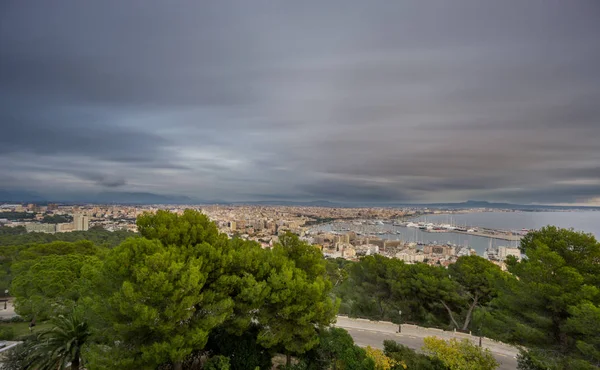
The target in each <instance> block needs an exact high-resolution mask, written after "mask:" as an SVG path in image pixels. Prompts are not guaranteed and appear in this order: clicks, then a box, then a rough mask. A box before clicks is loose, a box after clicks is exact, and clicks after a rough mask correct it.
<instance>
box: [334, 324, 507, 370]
mask: <svg viewBox="0 0 600 370" xmlns="http://www.w3.org/2000/svg"><path fill="white" fill-rule="evenodd" d="M335 326H337V327H340V328H344V329H346V330H347V331H348V333H349V334H350V335H351V336H352V338H354V342H355V343H356V344H357V345H359V346H361V347H366V346H371V347H374V348H383V341H384V340H386V339H392V340H395V341H396V342H398V343H400V344H403V345H405V346H407V347H410V348H412V349H416V350H419V349H421V347H422V346H423V338H425V337H430V336H436V337H439V338H442V339H446V340H447V339H451V338H458V339H462V338H465V339H469V340H471V341H473V342H474V343H476V344H478V343H479V338H478V337H471V336H469V335H468V334H461V333H454V332H445V331H442V330H439V329H427V328H422V327H418V326H415V325H402V333H400V334H399V333H397V330H398V326H397V325H395V324H391V323H385V322H377V321H369V320H363V319H349V318H347V317H344V316H338V318H337V323H336V324H335ZM482 345H483V347H485V348H489V350H490V351H491V352H492V354H493V355H494V357H495V358H496V360H498V362H499V363H500V367H499V368H498V369H500V370H515V369H516V368H517V360H516V358H515V357H516V355H517V353H518V350H517V349H516V348H514V347H512V346H509V345H507V344H504V343H499V342H495V341H491V340H489V339H484V340H483V343H482Z"/></svg>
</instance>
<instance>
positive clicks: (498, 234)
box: [448, 229, 523, 241]
mask: <svg viewBox="0 0 600 370" xmlns="http://www.w3.org/2000/svg"><path fill="white" fill-rule="evenodd" d="M448 232H452V233H457V234H465V235H475V236H481V237H484V238H490V239H500V240H508V241H520V240H521V238H522V237H523V235H515V234H507V233H505V232H502V231H498V230H493V229H485V230H483V231H472V232H467V231H458V230H448Z"/></svg>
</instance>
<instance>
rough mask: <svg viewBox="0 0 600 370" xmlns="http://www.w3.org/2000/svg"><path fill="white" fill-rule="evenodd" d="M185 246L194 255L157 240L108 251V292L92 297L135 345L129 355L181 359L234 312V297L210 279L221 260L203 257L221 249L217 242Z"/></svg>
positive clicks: (144, 359) (154, 360) (104, 275)
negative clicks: (198, 246)
mask: <svg viewBox="0 0 600 370" xmlns="http://www.w3.org/2000/svg"><path fill="white" fill-rule="evenodd" d="M182 249H183V248H182ZM186 250H187V251H189V252H190V253H189V255H188V254H187V253H184V251H182V250H181V249H180V248H177V247H175V246H171V247H166V246H164V245H163V244H162V243H161V242H160V241H158V240H147V239H131V240H129V241H127V242H125V243H123V244H122V245H121V246H119V247H117V248H115V249H113V250H112V251H111V253H110V254H109V255H108V256H107V259H106V262H105V263H104V266H103V268H102V270H101V272H100V275H99V276H100V277H101V279H100V281H99V283H100V284H102V285H103V286H102V287H99V290H100V291H101V290H103V289H106V294H105V295H104V298H102V297H101V296H98V297H97V298H96V299H94V300H93V301H94V302H96V303H97V304H96V305H95V308H96V313H97V314H98V315H99V316H100V317H103V318H104V319H105V320H106V323H107V324H108V325H111V326H112V328H111V329H112V330H109V332H111V331H112V333H113V335H114V337H116V338H118V339H119V340H122V341H123V342H125V343H127V344H128V346H129V347H130V353H129V354H127V357H128V359H129V358H131V357H134V358H138V357H139V361H140V363H143V364H147V365H155V366H156V365H158V364H161V363H163V362H165V361H172V362H174V363H176V362H181V361H182V360H183V359H184V358H185V356H187V355H188V354H189V353H191V352H192V351H193V350H194V349H201V348H203V347H204V345H205V344H206V340H207V338H208V333H209V332H210V330H211V329H213V328H214V327H216V326H217V325H219V324H221V323H222V322H223V321H224V320H225V318H226V317H227V316H228V315H229V314H230V313H231V310H232V306H233V302H232V300H231V298H229V297H228V296H226V295H224V294H223V293H222V292H220V291H218V290H217V289H215V284H214V283H213V282H211V281H209V280H208V279H209V275H210V273H211V272H212V271H213V270H215V269H219V268H221V266H220V263H219V262H221V261H220V260H219V259H218V258H213V259H212V260H211V259H209V258H205V257H203V256H202V254H208V255H210V254H211V253H212V254H214V253H217V254H218V252H217V251H215V250H213V247H212V246H204V248H197V249H192V248H186ZM194 254H196V255H195V256H194ZM122 366H124V365H122Z"/></svg>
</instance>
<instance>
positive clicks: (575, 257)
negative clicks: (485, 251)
mask: <svg viewBox="0 0 600 370" xmlns="http://www.w3.org/2000/svg"><path fill="white" fill-rule="evenodd" d="M521 247H522V249H523V250H524V251H525V253H526V256H527V258H525V259H524V260H523V261H521V262H517V261H515V260H512V261H510V263H509V264H508V267H509V271H510V272H511V273H512V274H514V276H515V277H516V278H515V279H510V280H507V281H506V282H505V283H502V286H501V289H500V294H499V296H498V298H496V299H494V300H493V301H492V303H491V305H492V310H490V311H489V312H487V313H486V314H485V315H482V316H483V317H482V321H483V322H484V323H485V326H489V327H492V328H496V330H497V331H496V332H495V333H491V334H492V336H494V335H495V336H497V337H498V338H501V339H504V340H508V341H511V342H514V343H517V344H521V345H524V346H526V347H527V348H530V351H529V352H528V354H527V357H528V358H529V359H530V361H529V362H530V363H543V362H549V363H552V364H555V365H557V366H559V368H561V369H571V368H582V367H581V366H583V365H577V364H581V363H582V362H581V361H583V362H587V363H588V364H591V365H593V366H597V364H598V358H597V354H598V348H599V347H598V345H599V343H598V342H597V341H596V340H595V338H597V337H598V332H599V331H598V326H597V325H594V323H595V320H596V319H597V318H598V316H597V314H598V307H599V305H600V283H599V280H598V279H599V278H598V269H599V268H600V264H599V263H598V262H599V261H600V244H599V243H598V242H597V241H596V240H595V238H594V237H593V236H591V235H588V234H583V233H578V232H575V231H572V230H565V229H558V228H555V227H546V228H542V229H541V230H538V231H535V232H532V233H530V234H528V235H527V236H526V237H525V238H523V240H522V242H521ZM507 329H508V330H507ZM496 333H498V334H496ZM501 333H506V334H501ZM502 335H504V336H502ZM540 356H541V357H540ZM542 357H543V358H542ZM546 359H547V360H549V361H545V360H546ZM574 364H575V365H574ZM574 366H577V367H574Z"/></svg>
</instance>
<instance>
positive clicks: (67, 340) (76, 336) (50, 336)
mask: <svg viewBox="0 0 600 370" xmlns="http://www.w3.org/2000/svg"><path fill="white" fill-rule="evenodd" d="M52 322H53V324H54V327H53V328H51V329H45V330H42V331H41V332H40V333H39V334H37V337H36V339H35V340H30V341H27V342H25V344H24V346H25V347H28V348H27V349H26V350H25V356H24V368H25V369H28V368H33V369H38V370H53V369H64V368H66V367H67V365H68V364H69V363H70V364H71V366H70V369H72V370H79V368H80V364H81V352H82V349H83V347H84V346H85V345H86V343H87V341H88V338H89V336H90V331H89V328H88V325H87V323H86V322H85V321H83V320H81V319H80V318H78V317H77V316H75V315H67V316H63V315H60V316H59V317H58V318H56V319H54V320H53V321H52Z"/></svg>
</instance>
